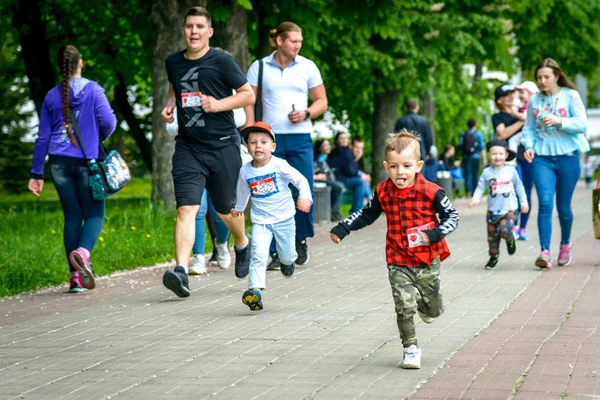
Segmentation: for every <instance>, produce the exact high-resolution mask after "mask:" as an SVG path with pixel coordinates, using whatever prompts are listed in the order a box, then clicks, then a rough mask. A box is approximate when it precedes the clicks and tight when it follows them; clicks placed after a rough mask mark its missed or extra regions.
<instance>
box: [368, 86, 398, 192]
mask: <svg viewBox="0 0 600 400" xmlns="http://www.w3.org/2000/svg"><path fill="white" fill-rule="evenodd" d="M398 93H399V91H398V90H389V91H386V92H383V93H376V94H375V111H374V113H373V151H372V155H373V174H372V179H373V180H374V181H375V183H378V182H382V181H384V180H386V179H387V178H388V176H387V174H386V172H385V168H384V167H383V161H384V160H385V142H386V141H387V139H388V135H389V134H390V133H393V132H394V125H395V123H396V112H397V109H398Z"/></svg>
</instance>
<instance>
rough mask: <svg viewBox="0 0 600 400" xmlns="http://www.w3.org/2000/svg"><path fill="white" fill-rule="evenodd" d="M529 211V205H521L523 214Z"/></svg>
mask: <svg viewBox="0 0 600 400" xmlns="http://www.w3.org/2000/svg"><path fill="white" fill-rule="evenodd" d="M528 212H529V207H528V206H525V205H523V206H521V213H522V214H527V213H528Z"/></svg>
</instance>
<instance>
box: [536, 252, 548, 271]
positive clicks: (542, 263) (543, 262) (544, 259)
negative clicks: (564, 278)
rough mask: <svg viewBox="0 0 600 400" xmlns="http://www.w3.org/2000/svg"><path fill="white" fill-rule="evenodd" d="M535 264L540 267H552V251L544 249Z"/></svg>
mask: <svg viewBox="0 0 600 400" xmlns="http://www.w3.org/2000/svg"><path fill="white" fill-rule="evenodd" d="M535 265H536V266H537V267H540V268H552V263H550V251H548V250H544V251H542V252H541V253H540V256H539V257H538V258H537V259H536V260H535Z"/></svg>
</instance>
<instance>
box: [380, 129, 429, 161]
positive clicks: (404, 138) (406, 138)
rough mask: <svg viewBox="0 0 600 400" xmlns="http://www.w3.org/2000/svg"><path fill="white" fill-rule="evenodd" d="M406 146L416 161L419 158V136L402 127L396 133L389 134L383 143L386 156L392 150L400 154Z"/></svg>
mask: <svg viewBox="0 0 600 400" xmlns="http://www.w3.org/2000/svg"><path fill="white" fill-rule="evenodd" d="M407 148H410V149H412V150H413V153H414V155H415V158H416V160H417V161H419V160H420V159H421V137H420V136H419V135H415V134H414V133H411V132H409V131H407V130H406V129H402V130H401V131H400V132H398V133H391V134H390V137H389V138H388V140H387V142H386V143H385V155H386V156H387V155H388V154H389V153H390V152H392V151H395V152H396V153H398V154H400V153H402V152H403V151H404V150H406V149H407Z"/></svg>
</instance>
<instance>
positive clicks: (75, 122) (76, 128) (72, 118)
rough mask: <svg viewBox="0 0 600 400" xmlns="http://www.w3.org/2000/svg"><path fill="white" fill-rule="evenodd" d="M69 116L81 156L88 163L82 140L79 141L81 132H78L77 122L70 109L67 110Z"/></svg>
mask: <svg viewBox="0 0 600 400" xmlns="http://www.w3.org/2000/svg"><path fill="white" fill-rule="evenodd" d="M69 114H70V116H71V126H72V128H73V131H74V132H75V135H76V136H77V142H78V143H79V145H80V146H81V151H82V152H83V156H84V157H85V159H86V160H88V161H89V160H90V159H89V158H88V156H87V154H86V153H85V147H84V146H83V140H82V139H81V131H80V130H79V122H78V121H77V116H75V113H74V112H73V109H72V108H70V109H69Z"/></svg>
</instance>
